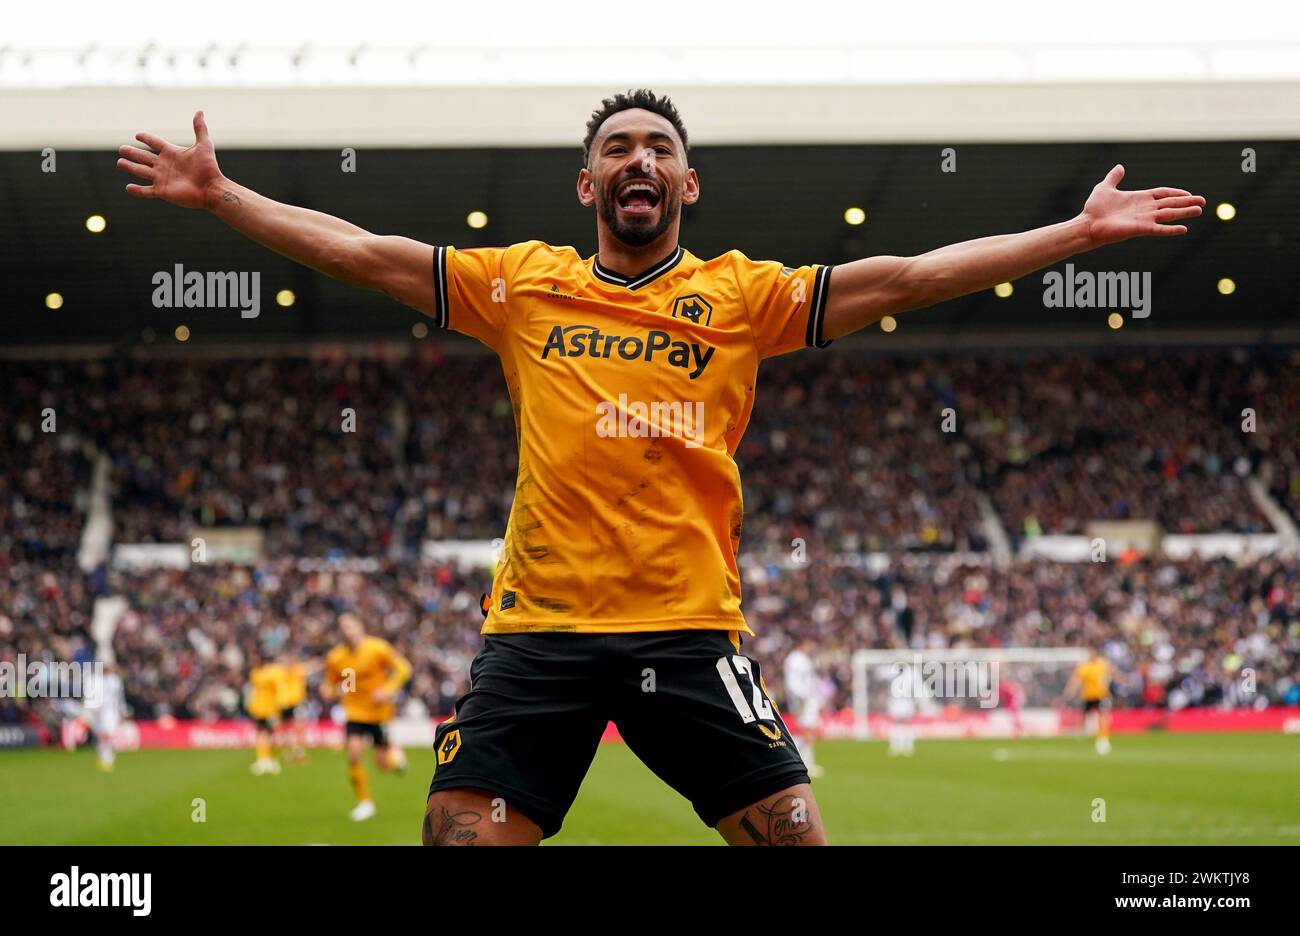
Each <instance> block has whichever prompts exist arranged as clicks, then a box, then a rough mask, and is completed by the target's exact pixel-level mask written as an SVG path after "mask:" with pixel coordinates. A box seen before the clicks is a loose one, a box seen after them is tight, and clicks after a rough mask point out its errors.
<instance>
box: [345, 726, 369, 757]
mask: <svg viewBox="0 0 1300 936" xmlns="http://www.w3.org/2000/svg"><path fill="white" fill-rule="evenodd" d="M365 750H366V737H365V735H362V734H355V733H353V732H349V733H348V736H347V739H346V741H345V743H344V751H345V752H346V753H347V756H348V761H349V762H350V763H353V764H355V763H357V762H358V761H359V760H361V755H362V754H363V753H364V752H365Z"/></svg>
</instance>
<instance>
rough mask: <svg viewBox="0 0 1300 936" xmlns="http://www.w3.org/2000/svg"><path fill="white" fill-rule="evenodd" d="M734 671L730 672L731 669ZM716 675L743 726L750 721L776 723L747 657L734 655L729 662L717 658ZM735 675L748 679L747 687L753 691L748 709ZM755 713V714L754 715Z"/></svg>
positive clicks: (724, 658)
mask: <svg viewBox="0 0 1300 936" xmlns="http://www.w3.org/2000/svg"><path fill="white" fill-rule="evenodd" d="M733 666H734V667H735V670H734V671H733V670H732V667H733ZM717 668H718V675H719V676H721V677H722V685H724V686H725V687H726V688H727V695H729V696H730V697H731V702H732V704H733V705H735V706H736V711H737V712H739V713H740V717H741V718H742V719H743V720H744V722H745V724H747V725H748V724H749V723H750V722H752V721H756V720H757V721H776V716H774V715H773V714H772V703H771V702H769V701H768V700H767V697H766V696H765V695H763V690H762V689H760V688H759V685H758V683H757V682H755V681H754V671H753V668H752V667H751V665H750V662H749V659H748V658H747V657H743V656H740V655H739V654H736V655H735V656H732V657H731V659H730V660H728V659H727V657H718V663H717ZM736 673H739V674H740V675H742V676H745V677H747V678H748V679H749V686H750V688H751V689H752V690H753V699H754V706H753V708H750V705H749V703H748V702H746V701H745V693H744V691H743V690H742V689H741V688H740V681H739V680H738V679H736ZM755 712H757V714H755Z"/></svg>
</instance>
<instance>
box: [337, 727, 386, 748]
mask: <svg viewBox="0 0 1300 936" xmlns="http://www.w3.org/2000/svg"><path fill="white" fill-rule="evenodd" d="M343 730H344V731H345V732H346V733H347V736H348V737H349V738H350V737H352V736H353V735H364V736H365V737H367V738H369V739H370V740H371V741H373V742H374V743H375V747H388V730H387V729H386V728H385V727H384V726H383V725H377V724H375V723H374V722H363V721H350V722H348V723H347V727H346V728H344V729H343Z"/></svg>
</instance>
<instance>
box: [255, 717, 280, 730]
mask: <svg viewBox="0 0 1300 936" xmlns="http://www.w3.org/2000/svg"><path fill="white" fill-rule="evenodd" d="M253 724H254V725H256V726H257V730H258V731H265V732H272V731H274V730H275V729H276V728H277V727H279V725H280V718H279V716H278V715H272V716H271V717H270V718H254V719H253Z"/></svg>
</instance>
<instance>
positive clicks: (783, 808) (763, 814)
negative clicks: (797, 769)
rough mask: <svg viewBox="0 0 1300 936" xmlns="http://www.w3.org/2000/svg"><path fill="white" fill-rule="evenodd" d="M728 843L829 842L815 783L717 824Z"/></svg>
mask: <svg viewBox="0 0 1300 936" xmlns="http://www.w3.org/2000/svg"><path fill="white" fill-rule="evenodd" d="M717 829H718V834H720V835H721V836H722V837H723V838H724V839H726V841H727V844H728V845H825V844H826V829H825V827H824V826H823V825H822V816H821V809H820V808H819V807H818V806H817V798H816V797H815V796H814V795H813V791H812V786H810V785H809V784H807V783H797V784H795V785H794V786H790V787H786V788H785V789H784V790H778V791H777V792H776V793H773V794H771V795H770V796H764V797H762V798H761V799H759V800H757V801H756V802H753V803H750V804H749V805H748V806H746V807H745V808H744V809H740V810H737V811H736V812H734V813H732V814H731V815H729V816H725V817H723V819H722V820H721V821H720V822H719V823H718V825H717Z"/></svg>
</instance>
